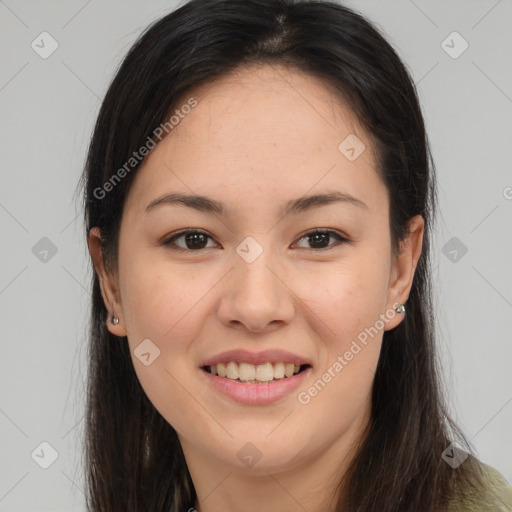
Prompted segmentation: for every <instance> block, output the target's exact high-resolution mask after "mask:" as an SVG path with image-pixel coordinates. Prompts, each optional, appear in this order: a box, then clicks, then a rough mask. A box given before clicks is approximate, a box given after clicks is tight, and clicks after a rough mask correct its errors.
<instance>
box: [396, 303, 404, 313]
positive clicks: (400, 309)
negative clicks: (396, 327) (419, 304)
mask: <svg viewBox="0 0 512 512" xmlns="http://www.w3.org/2000/svg"><path fill="white" fill-rule="evenodd" d="M395 311H396V312H397V313H405V304H399V305H398V306H397V307H396V309H395Z"/></svg>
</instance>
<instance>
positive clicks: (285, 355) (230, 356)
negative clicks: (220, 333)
mask: <svg viewBox="0 0 512 512" xmlns="http://www.w3.org/2000/svg"><path fill="white" fill-rule="evenodd" d="M230 361H238V362H242V363H250V364H253V365H259V364H265V363H293V364H295V365H299V366H301V365H305V364H308V365H311V363H310V362H309V361H308V360H307V359H306V358H304V357H302V356H299V355H297V354H293V353H292V352H287V351H286V350H279V349H270V350H263V351H261V352H250V351H249V350H244V349H235V350H228V351H227V352H222V353H220V354H217V355H215V356H213V357H210V358H209V359H207V360H205V361H204V362H203V363H202V364H201V367H202V366H213V365H215V364H218V363H229V362H230Z"/></svg>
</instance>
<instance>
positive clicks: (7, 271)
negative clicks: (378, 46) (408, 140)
mask: <svg viewBox="0 0 512 512" xmlns="http://www.w3.org/2000/svg"><path fill="white" fill-rule="evenodd" d="M176 5H177V3H176V2H172V1H164V0H151V1H144V2H142V1H133V0H132V1H129V2H121V1H119V0H117V1H109V2H108V3H107V2H100V1H99V0H90V1H88V2H87V1H83V0H73V1H60V2H57V1H46V2H35V1H34V2H29V1H21V0H18V1H16V0H4V1H3V0H0V43H1V44H0V59H1V68H0V119H1V123H0V130H1V132H0V140H1V143H2V148H1V149H2V151H1V154H0V157H1V164H0V172H1V184H2V186H1V189H0V226H1V238H2V242H1V245H2V249H1V255H2V259H1V265H0V316H1V336H2V342H1V347H2V354H1V357H0V379H1V387H0V431H1V457H0V469H1V473H0V511H6V510H12V511H21V510H23V511H27V510H33V511H36V510H37V511H43V510H48V511H50V510H51V511H53V512H56V511H59V510H62V511H64V510H66V511H70V510H83V509H84V496H83V491H82V489H83V477H82V473H81V467H80V458H81V435H82V429H83V421H82V418H83V382H84V378H85V368H86V366H85V364H86V352H85V332H86V323H87V320H88V312H89V282H90V281H89V272H90V267H89V261H88V255H87V253H86V245H85V241H84V239H83V236H82V221H81V212H80V210H79V203H77V202H75V201H74V198H73V194H74V192H75V188H76V185H77V181H78V178H79V175H80V172H81V169H82V166H83V162H84V157H85V151H86V148H87V143H88V140H89V137H90V134H91V131H92V126H93V123H94V120H95V117H96V115H97V113H98V109H99V106H100V101H101V99H102V98H103V96H104V94H105V92H106V88H107V86H108V83H109V82H110V80H111V78H112V76H113V74H114V72H115V69H116V67H117V65H118V63H119V62H120V60H121V58H122V56H123V55H124V54H125V52H126V51H127V50H128V49H129V47H130V45H131V44H132V43H133V41H134V40H135V38H136V37H137V35H138V34H140V32H141V31H142V30H143V29H144V28H145V27H146V26H147V25H148V24H149V23H150V22H151V21H153V20H155V19H156V18H158V17H160V16H162V15H164V14H166V13H167V12H169V11H171V10H172V9H173V8H174V7H175V6H176ZM347 5H348V6H352V7H355V8H356V9H358V10H360V11H361V12H363V13H365V14H367V15H368V17H369V18H370V19H371V20H372V21H374V22H375V23H377V24H378V25H379V26H380V27H381V28H382V29H383V30H384V32H385V33H386V34H387V36H388V38H389V40H390V41H391V43H392V44H393V45H394V46H395V48H396V49H397V50H398V52H399V53H400V55H401V56H402V57H403V59H404V60H405V62H406V63H407V65H408V66H409V69H410V71H411V74H412V76H413V78H414V80H415V81H416V83H417V84H418V88H419V93H420V98H421V101H422V105H423V108H424V114H425V117H426V121H427V128H428V131H429V135H430V139H431V143H432V149H433V153H434V158H435V161H436V164H437V170H438V175H439V195H440V202H441V205H440V206H441V216H440V217H439V223H438V230H437V233H436V241H435V243H436V247H435V254H434V257H435V263H434V265H435V275H436V292H437V295H438V305H437V316H438V320H439V324H438V331H439V342H440V347H441V351H442V357H443V362H444V372H445V381H446V387H447V391H448V396H449V400H450V404H451V407H452V411H453V415H454V417H455V418H456V419H457V420H458V421H459V422H460V425H461V426H462V427H463V428H464V430H465V432H466V433H467V435H468V437H469V438H470V439H471V441H472V442H473V443H474V445H475V447H476V449H477V451H478V455H479V457H480V458H481V460H483V461H484V462H486V463H488V464H490V465H492V466H494V467H496V468H497V469H498V470H499V471H501V472H502V473H503V474H504V476H505V477H506V478H507V479H508V480H509V481H512V457H511V454H512V450H511V448H512V443H511V438H510V432H511V430H512V429H511V426H512V405H511V403H510V402H511V401H512V375H511V374H512V372H511V371H510V365H511V361H512V358H511V356H512V344H511V343H510V327H511V316H512V315H511V309H512V275H511V270H510V268H511V265H510V262H511V261H512V257H511V256H512V229H510V227H511V226H510V224H511V210H512V199H511V198H512V173H511V170H510V162H511V161H512V144H511V141H512V133H511V132H512V115H511V114H512V89H511V76H512V66H511V53H512V51H511V50H512V40H511V39H512V36H511V34H512V32H511V31H510V30H509V27H510V22H511V20H512V3H511V1H510V0H501V1H496V0H481V1H468V0H459V1H445V0H443V1H441V0H437V1H430V2H427V1H426V0H424V1H420V0H415V1H414V2H413V1H408V0H400V1H389V0H387V1H382V0H373V1H365V2H355V1H352V2H347ZM44 31H46V32H48V33H49V34H51V36H52V37H53V38H54V39H55V40H56V42H57V43H58V48H57V50H56V51H55V52H54V53H53V54H51V55H50V56H49V57H47V58H45V59H43V58H42V57H41V56H40V55H39V54H38V53H36V51H35V50H34V49H33V48H32V47H31V44H32V42H33V41H35V43H34V44H39V48H38V51H39V52H45V51H46V52H47V51H49V50H50V49H51V41H50V39H48V36H41V37H39V35H40V34H41V33H42V32H44ZM454 31H456V32H458V33H459V34H460V36H462V38H463V39H464V40H465V41H467V43H468V44H469V47H468V48H467V50H466V51H465V52H464V53H462V54H461V55H459V56H457V58H453V56H454V55H456V54H458V53H459V52H460V50H461V49H463V44H464V42H463V40H462V39H460V38H459V36H450V37H449V38H448V39H447V36H449V35H450V34H451V33H452V32H454ZM42 37H44V38H45V39H44V42H43V43H41V38H42ZM443 41H445V43H443ZM43 45H44V48H43ZM447 52H451V54H452V56H450V55H449V54H448V53H447ZM43 237H47V238H48V239H49V240H50V241H51V244H50V243H49V242H48V240H43V241H40V240H41V239H42V238H43ZM454 237H456V238H455V239H454ZM53 246H54V248H53V252H55V249H56V251H57V252H56V253H55V254H53V252H52V247H53ZM34 247H35V249H34ZM466 249H467V252H466V253H464V251H465V250H466ZM45 250H47V251H48V252H47V253H45V252H44V251H45ZM42 442H47V443H49V444H50V445H51V446H52V447H53V448H54V449H55V450H56V452H57V453H58V457H57V459H56V460H55V461H54V462H53V464H51V465H50V466H49V467H48V469H43V468H41V467H40V465H41V464H43V465H44V464H45V463H46V464H49V463H50V462H52V452H51V449H50V448H49V447H47V446H46V445H43V446H42V447H41V446H40V444H41V443H42ZM34 450H35V452H34ZM31 454H32V455H31Z"/></svg>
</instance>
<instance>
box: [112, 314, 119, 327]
mask: <svg viewBox="0 0 512 512" xmlns="http://www.w3.org/2000/svg"><path fill="white" fill-rule="evenodd" d="M112 323H113V324H114V325H117V324H118V323H119V318H117V316H116V315H114V316H113V317H112Z"/></svg>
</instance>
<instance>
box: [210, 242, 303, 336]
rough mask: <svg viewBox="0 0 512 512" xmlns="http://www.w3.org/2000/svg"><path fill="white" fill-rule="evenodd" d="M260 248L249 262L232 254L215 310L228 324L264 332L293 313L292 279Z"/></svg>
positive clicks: (289, 318)
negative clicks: (229, 267)
mask: <svg viewBox="0 0 512 512" xmlns="http://www.w3.org/2000/svg"><path fill="white" fill-rule="evenodd" d="M269 253H270V251H266V250H264V251H263V253H262V254H261V255H260V256H259V257H258V258H257V259H256V260H255V261H253V262H251V263H248V262H247V261H245V260H244V259H243V258H242V257H239V256H238V255H236V256H235V262H234V267H233V268H232V270H231V272H229V274H228V275H227V276H226V280H225V282H224V286H223V288H222V295H221V298H220V304H219V307H218V310H217V314H218V316H219V318H220V320H221V321H222V322H223V323H224V324H225V325H226V326H228V327H234V326H236V327H239V328H241V327H243V328H245V329H247V330H248V331H250V332H268V331H269V330H274V329H276V328H280V327H281V328H282V327H283V325H285V324H288V323H290V322H291V320H292V318H293V316H294V314H295V304H294V294H293V292H292V289H293V283H288V282H287V281H289V278H287V276H288V275H289V274H288V273H286V272H285V270H284V269H283V267H282V266H279V265H278V264H277V263H276V259H275V258H273V257H272V256H271V255H270V254H269Z"/></svg>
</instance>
